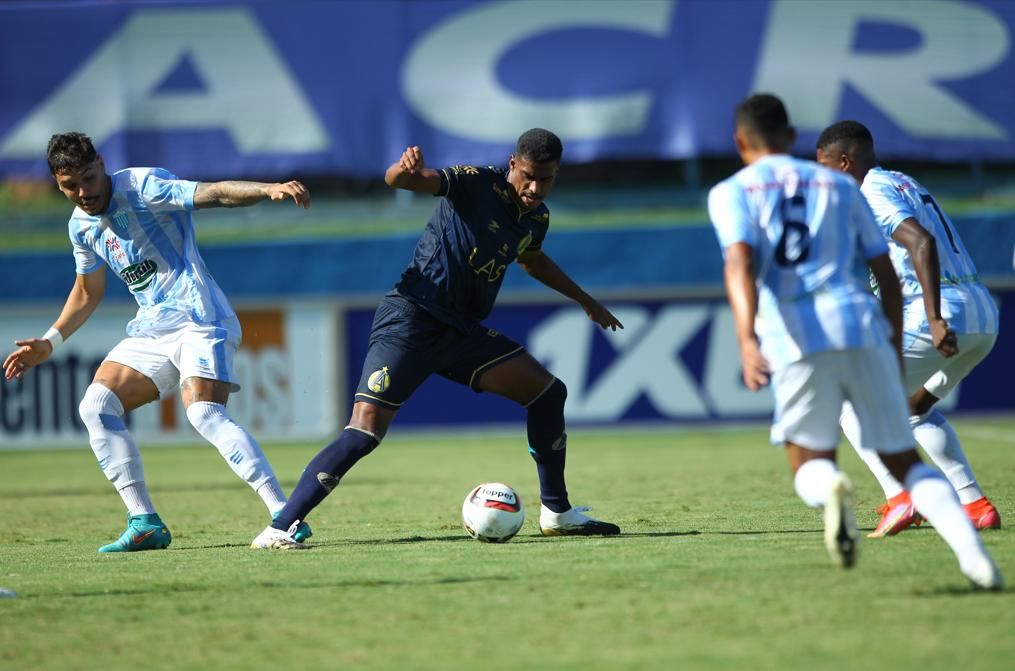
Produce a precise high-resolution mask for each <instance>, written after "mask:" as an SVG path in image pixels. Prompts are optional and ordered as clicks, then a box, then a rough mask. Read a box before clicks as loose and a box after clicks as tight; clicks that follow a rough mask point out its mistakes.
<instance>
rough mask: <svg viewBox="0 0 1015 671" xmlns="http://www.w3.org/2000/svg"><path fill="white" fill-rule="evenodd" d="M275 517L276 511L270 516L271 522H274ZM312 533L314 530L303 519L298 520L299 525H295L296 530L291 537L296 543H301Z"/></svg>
mask: <svg viewBox="0 0 1015 671" xmlns="http://www.w3.org/2000/svg"><path fill="white" fill-rule="evenodd" d="M279 512H281V511H279ZM277 519H278V513H275V514H274V515H272V516H271V521H272V522H274V521H275V520H277ZM313 535H314V532H313V531H311V530H310V525H309V524H307V523H306V522H304V521H303V520H300V523H299V525H298V526H297V527H296V531H294V532H293V535H292V539H293V540H294V541H296V542H297V543H302V542H304V541H305V540H307V539H308V538H310V537H311V536H313Z"/></svg>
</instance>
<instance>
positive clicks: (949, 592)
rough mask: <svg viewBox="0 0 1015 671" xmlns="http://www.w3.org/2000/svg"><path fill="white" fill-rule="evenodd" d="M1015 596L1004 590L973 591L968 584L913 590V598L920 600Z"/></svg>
mask: <svg viewBox="0 0 1015 671" xmlns="http://www.w3.org/2000/svg"><path fill="white" fill-rule="evenodd" d="M1013 594H1015V591H1013V590H1011V589H1008V588H1004V589H1000V590H991V591H984V590H982V589H973V587H972V586H971V585H969V584H968V583H967V584H966V585H963V586H962V587H960V586H958V585H946V586H943V587H935V588H934V589H914V590H913V596H917V597H921V598H927V597H930V598H934V597H948V598H952V597H956V596H963V597H967V596H972V597H976V598H979V599H999V598H1002V597H1004V596H1007V597H1008V598H1011V596H1012V595H1013Z"/></svg>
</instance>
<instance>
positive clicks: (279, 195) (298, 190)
mask: <svg viewBox="0 0 1015 671" xmlns="http://www.w3.org/2000/svg"><path fill="white" fill-rule="evenodd" d="M268 197H269V198H271V199H272V200H285V199H286V198H292V199H293V200H294V201H296V204H297V205H298V206H300V207H302V208H304V209H309V208H310V190H309V189H307V187H305V186H303V183H302V182H297V181H296V180H292V181H289V182H281V183H279V184H272V185H270V186H269V187H268Z"/></svg>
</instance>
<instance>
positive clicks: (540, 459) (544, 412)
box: [526, 379, 571, 513]
mask: <svg viewBox="0 0 1015 671" xmlns="http://www.w3.org/2000/svg"><path fill="white" fill-rule="evenodd" d="M566 399H567V387H565V386H564V383H563V382H561V381H560V380H557V379H554V381H553V384H551V385H550V386H549V387H548V388H547V389H546V391H544V392H543V394H542V395H541V396H539V397H538V398H537V399H536V400H535V401H532V403H530V404H529V405H528V406H526V407H527V408H528V410H529V420H528V433H529V454H531V455H532V458H533V459H534V460H535V462H536V471H538V473H539V498H540V500H541V501H542V502H543V505H544V506H546V507H547V508H549V509H550V510H552V511H553V512H555V513H563V512H566V511H567V510H570V509H571V503H570V502H569V501H568V500H567V487H566V486H565V484H564V457H565V456H566V453H567V434H566V433H564V401H565V400H566Z"/></svg>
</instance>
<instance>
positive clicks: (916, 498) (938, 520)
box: [881, 450, 1004, 589]
mask: <svg viewBox="0 0 1015 671" xmlns="http://www.w3.org/2000/svg"><path fill="white" fill-rule="evenodd" d="M881 458H882V460H884V462H885V466H887V467H888V469H889V470H890V471H891V473H892V475H894V476H895V478H896V479H898V480H899V481H900V482H902V483H903V484H904V485H905V487H906V489H907V490H908V491H909V495H910V496H911V497H912V499H913V505H914V506H916V510H917V511H918V512H919V513H920V514H921V515H923V516H924V517H925V518H927V519H928V520H929V521H930V523H931V524H933V525H934V530H935V531H937V532H938V534H939V535H940V536H941V538H943V539H944V541H945V542H946V543H948V545H949V547H951V549H952V552H954V553H955V556H956V557H957V558H958V560H959V568H961V570H962V572H963V573H964V574H965V575H966V577H967V578H969V580H970V581H972V583H973V585H974V586H975V587H977V588H979V589H1001V587H1002V586H1003V584H1004V579H1003V578H1002V576H1001V572H1000V570H998V568H997V565H996V564H995V563H994V560H993V559H992V558H991V556H990V554H989V553H988V552H987V550H986V548H984V546H983V542H982V540H981V539H980V536H979V534H977V533H976V529H975V528H973V524H972V522H971V521H970V520H969V518H968V517H967V516H966V514H965V511H964V510H963V509H962V506H961V505H960V504H959V499H958V496H957V495H956V494H955V490H954V489H953V488H952V486H951V485H950V484H949V483H948V481H947V480H946V479H945V478H944V476H942V475H941V473H939V472H938V471H936V470H935V469H933V468H931V467H930V466H928V465H927V464H925V463H923V462H922V461H921V460H920V457H919V455H918V454H917V452H916V450H907V451H905V452H901V453H899V454H884V455H882V456H881Z"/></svg>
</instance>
